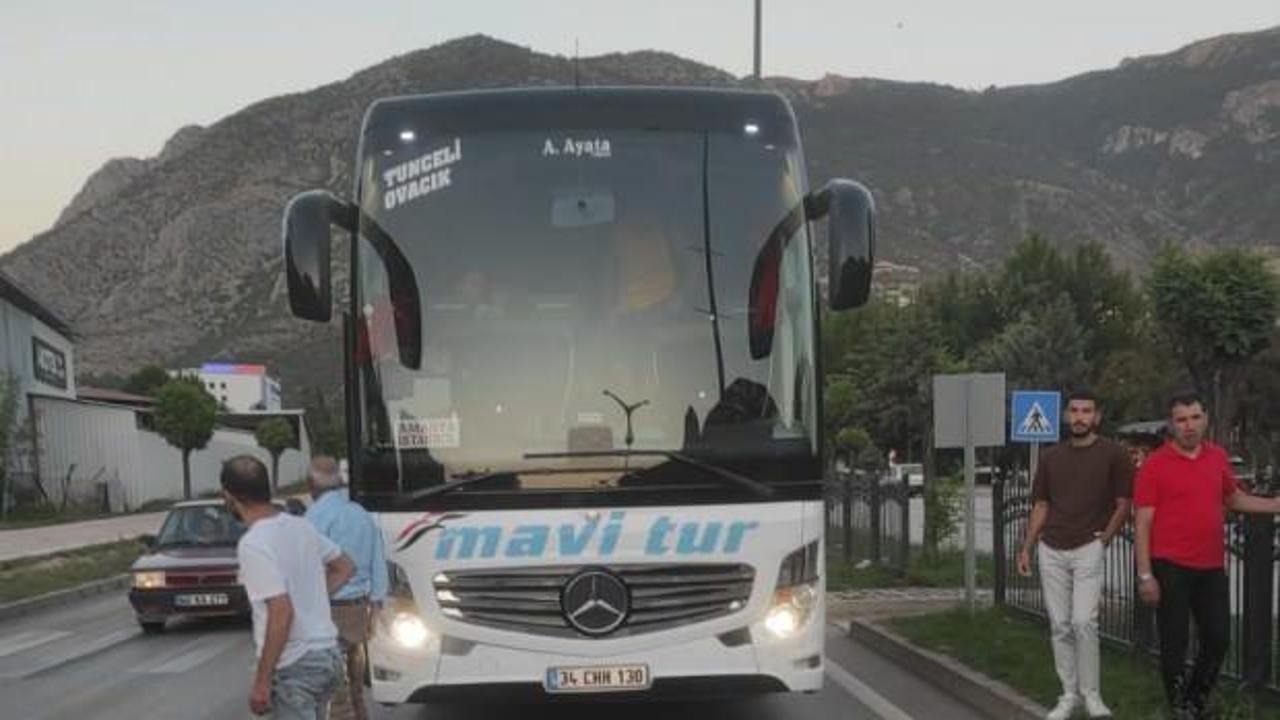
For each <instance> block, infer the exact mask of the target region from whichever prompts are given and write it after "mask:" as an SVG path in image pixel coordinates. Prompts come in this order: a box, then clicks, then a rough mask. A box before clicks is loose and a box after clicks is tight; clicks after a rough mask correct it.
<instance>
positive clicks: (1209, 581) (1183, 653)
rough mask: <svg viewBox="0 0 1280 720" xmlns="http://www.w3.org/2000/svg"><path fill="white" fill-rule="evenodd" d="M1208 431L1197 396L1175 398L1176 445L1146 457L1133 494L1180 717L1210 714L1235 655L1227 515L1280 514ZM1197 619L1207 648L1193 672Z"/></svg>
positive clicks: (1148, 590)
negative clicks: (1244, 480) (1244, 482)
mask: <svg viewBox="0 0 1280 720" xmlns="http://www.w3.org/2000/svg"><path fill="white" fill-rule="evenodd" d="M1208 425H1209V415H1208V413H1207V412H1206V411H1205V409H1204V402H1203V401H1202V400H1201V399H1200V396H1199V395H1197V394H1195V393H1190V392H1189V393H1182V394H1179V395H1175V396H1174V397H1173V398H1172V399H1170V401H1169V430H1170V434H1171V435H1172V439H1171V440H1170V441H1169V442H1167V443H1165V445H1164V447H1162V448H1160V449H1159V450H1157V451H1155V452H1153V453H1152V454H1151V455H1150V456H1149V457H1148V458H1147V461H1146V462H1145V463H1144V464H1143V466H1142V470H1140V471H1139V472H1138V481H1137V487H1136V491H1135V493H1134V502H1135V504H1136V505H1137V508H1138V509H1137V512H1136V513H1135V518H1134V530H1135V543H1134V550H1135V551H1136V553H1137V557H1136V558H1135V564H1136V565H1137V570H1138V582H1139V585H1138V591H1139V593H1140V595H1141V597H1142V601H1143V602H1145V603H1146V604H1147V605H1150V606H1152V607H1154V608H1156V626H1157V629H1158V630H1159V633H1160V673H1161V676H1162V678H1161V679H1162V680H1163V681H1164V691H1165V697H1166V699H1167V700H1168V702H1169V706H1170V708H1172V710H1173V712H1174V717H1177V718H1203V717H1208V715H1207V710H1206V704H1207V701H1208V698H1209V693H1210V691H1212V690H1213V685H1214V683H1215V682H1216V681H1217V678H1218V671H1219V669H1221V667H1222V660H1223V658H1224V657H1226V654H1227V646H1228V643H1229V640H1230V630H1231V616H1230V612H1231V598H1230V595H1229V593H1228V589H1227V575H1226V572H1225V571H1224V570H1223V557H1224V553H1225V548H1226V534H1225V532H1224V530H1223V525H1224V522H1225V519H1226V511H1228V510H1232V511H1235V512H1247V513H1276V512H1280V498H1261V497H1255V496H1253V495H1250V494H1249V493H1248V492H1246V491H1245V490H1244V489H1242V488H1241V487H1240V484H1239V482H1237V480H1236V477H1235V473H1234V472H1233V471H1232V469H1231V460H1230V458H1228V456H1227V453H1226V451H1224V450H1223V449H1222V448H1221V447H1219V446H1218V445H1215V444H1213V443H1211V442H1209V441H1207V440H1205V430H1206V429H1207V428H1208ZM1191 618H1194V619H1195V626H1196V639H1197V641H1198V642H1197V645H1198V647H1199V650H1198V652H1197V653H1196V658H1195V662H1194V664H1193V665H1192V666H1191V668H1190V671H1188V669H1187V639H1188V635H1189V633H1188V627H1187V621H1188V620H1189V619H1191Z"/></svg>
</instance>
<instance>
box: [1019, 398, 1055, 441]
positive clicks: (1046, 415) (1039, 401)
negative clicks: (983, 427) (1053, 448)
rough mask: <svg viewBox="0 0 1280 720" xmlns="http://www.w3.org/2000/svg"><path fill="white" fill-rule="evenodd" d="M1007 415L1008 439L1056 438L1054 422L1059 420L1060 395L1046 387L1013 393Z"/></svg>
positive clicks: (1045, 439)
mask: <svg viewBox="0 0 1280 720" xmlns="http://www.w3.org/2000/svg"><path fill="white" fill-rule="evenodd" d="M1011 404H1012V408H1010V412H1009V415H1010V418H1009V439H1010V440H1012V441H1013V442H1024V443H1055V442H1058V424H1059V423H1060V422H1061V420H1062V416H1061V412H1060V411H1061V409H1062V395H1061V394H1060V393H1057V392H1049V391H1040V390H1036V391H1023V390H1017V391H1014V393H1013V402H1012V403H1011Z"/></svg>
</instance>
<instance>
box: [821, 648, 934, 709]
mask: <svg viewBox="0 0 1280 720" xmlns="http://www.w3.org/2000/svg"><path fill="white" fill-rule="evenodd" d="M824 664H825V666H826V674H827V677H829V678H831V679H832V680H834V681H836V684H837V685H839V686H840V687H842V688H844V689H845V691H846V692H848V693H849V694H850V695H852V696H854V697H855V698H857V699H858V702H861V703H862V704H863V705H866V706H867V708H868V709H869V710H871V712H873V713H875V714H876V715H878V716H879V717H880V718H882V720H913V719H912V717H911V716H910V715H908V714H906V713H905V712H903V711H902V708H899V707H898V706H897V705H894V704H893V703H891V702H889V701H888V700H886V699H885V698H884V696H883V695H881V694H880V693H878V692H876V691H875V690H872V689H871V688H870V687H869V686H868V685H867V684H866V683H864V682H862V681H861V680H859V679H858V678H856V677H854V676H853V674H852V673H850V672H849V671H848V670H845V669H844V668H842V667H840V666H839V665H838V664H836V662H835V661H834V660H832V659H831V658H830V657H828V658H827V659H826V663H824Z"/></svg>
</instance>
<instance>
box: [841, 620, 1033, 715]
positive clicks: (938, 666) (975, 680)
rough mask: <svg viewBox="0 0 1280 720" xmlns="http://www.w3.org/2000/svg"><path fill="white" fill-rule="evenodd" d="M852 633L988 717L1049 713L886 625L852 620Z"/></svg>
mask: <svg viewBox="0 0 1280 720" xmlns="http://www.w3.org/2000/svg"><path fill="white" fill-rule="evenodd" d="M849 635H850V637H852V638H853V639H855V640H857V641H858V642H860V643H862V644H863V645H865V646H866V647H867V648H869V649H871V650H872V651H874V652H876V653H878V654H879V655H881V656H882V657H885V658H888V659H889V660H892V661H893V662H894V663H896V664H897V665H898V666H900V667H902V668H903V669H904V670H907V671H908V672H911V673H912V674H914V675H915V676H916V677H919V678H921V679H923V680H925V681H926V682H929V683H932V684H933V685H935V686H937V687H939V688H941V689H942V690H943V691H944V692H947V693H949V694H950V695H952V696H953V697H956V698H958V699H960V700H962V701H964V702H965V703H967V704H968V705H970V706H971V707H973V708H974V709H976V710H978V711H979V712H981V713H983V714H984V715H986V716H987V717H991V718H999V719H1000V720H1040V718H1043V717H1044V716H1045V714H1046V713H1048V709H1047V708H1043V707H1041V706H1039V705H1037V704H1036V703H1034V702H1032V701H1030V700H1028V699H1026V698H1024V697H1022V696H1021V695H1019V694H1018V693H1017V692H1015V691H1014V690H1013V689H1012V688H1010V687H1009V686H1008V685H1005V684H1004V683H1002V682H1000V681H998V680H993V679H991V678H989V677H987V676H985V675H982V674H980V673H977V672H974V671H973V670H970V669H969V668H967V667H965V666H963V665H961V664H960V663H959V662H957V661H955V660H953V659H951V658H949V657H947V656H945V655H941V654H939V653H935V652H932V651H930V650H925V649H924V648H920V647H917V646H915V645H914V644H912V643H911V642H910V641H909V640H907V639H906V638H904V637H902V636H901V635H898V634H897V633H895V632H893V631H891V630H888V629H886V628H884V627H882V626H879V625H875V624H873V623H869V622H866V621H864V620H851V621H850V622H849Z"/></svg>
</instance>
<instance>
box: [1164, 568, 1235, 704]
mask: <svg viewBox="0 0 1280 720" xmlns="http://www.w3.org/2000/svg"><path fill="white" fill-rule="evenodd" d="M1151 574H1153V575H1155V576H1156V581H1157V582H1159V583H1160V606H1159V607H1158V608H1157V609H1156V626H1157V627H1158V629H1159V632H1160V674H1161V676H1162V679H1163V680H1164V692H1165V697H1166V698H1168V700H1169V705H1170V706H1172V707H1175V708H1177V707H1188V708H1191V709H1193V710H1195V711H1197V712H1202V711H1203V709H1204V706H1205V703H1206V702H1207V701H1208V698H1209V692H1210V691H1211V690H1213V684H1214V682H1215V681H1217V679H1218V671H1219V670H1220V669H1221V668H1222V661H1223V659H1224V658H1226V656H1227V645H1228V643H1229V642H1230V632H1231V615H1230V613H1231V607H1230V604H1231V596H1230V594H1229V592H1228V589H1227V574H1226V573H1225V572H1223V570H1222V568H1217V569H1213V570H1198V569H1195V568H1189V567H1185V566H1182V565H1177V564H1175V563H1171V562H1169V561H1167V560H1153V561H1152V563H1151ZM1191 618H1194V619H1195V622H1196V640H1197V641H1198V644H1199V651H1198V652H1197V653H1196V659H1195V662H1194V663H1193V664H1192V666H1191V671H1190V673H1188V672H1187V640H1188V637H1189V635H1190V631H1189V629H1188V627H1187V621H1188V620H1189V619H1191Z"/></svg>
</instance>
